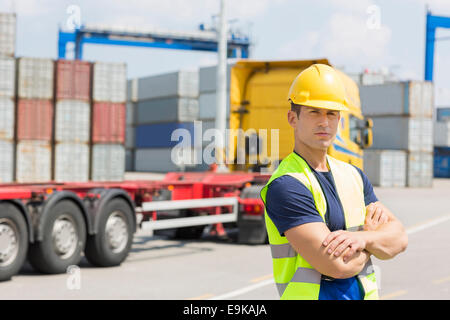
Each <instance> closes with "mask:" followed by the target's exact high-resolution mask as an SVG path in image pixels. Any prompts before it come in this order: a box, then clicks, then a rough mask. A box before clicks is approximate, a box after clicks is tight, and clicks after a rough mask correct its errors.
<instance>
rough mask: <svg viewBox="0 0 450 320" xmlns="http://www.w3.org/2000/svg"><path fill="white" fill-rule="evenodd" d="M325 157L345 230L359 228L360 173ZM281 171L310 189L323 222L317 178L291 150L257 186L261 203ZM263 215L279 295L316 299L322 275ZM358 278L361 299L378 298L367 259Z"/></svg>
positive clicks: (361, 219) (361, 221)
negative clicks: (268, 177) (341, 210)
mask: <svg viewBox="0 0 450 320" xmlns="http://www.w3.org/2000/svg"><path fill="white" fill-rule="evenodd" d="M327 161H328V166H329V168H330V170H331V172H332V175H333V178H334V181H335V184H336V189H337V193H338V196H339V199H340V201H341V204H342V207H343V209H344V216H345V226H346V229H347V230H348V231H358V230H362V227H363V225H364V220H365V214H366V206H365V203H364V186H363V181H362V178H361V175H360V174H359V172H358V171H357V170H356V169H355V168H354V167H353V166H352V165H350V164H348V163H345V162H343V161H340V160H337V159H334V158H332V157H330V156H328V155H327ZM283 175H290V176H292V177H294V178H296V179H297V180H299V181H300V182H301V183H303V184H304V185H305V186H306V187H307V188H308V189H309V190H310V191H311V193H312V195H313V198H314V203H315V206H316V208H317V211H318V212H319V214H320V215H321V217H322V219H323V221H324V222H325V213H326V210H327V202H326V199H325V196H324V194H323V191H322V188H321V187H320V184H319V181H318V180H317V178H316V176H315V175H314V173H313V172H312V170H311V168H310V167H309V166H308V164H307V163H306V162H305V160H303V159H302V158H301V157H300V156H298V155H297V154H295V153H294V152H293V153H291V154H289V155H288V156H287V157H286V158H285V159H283V161H282V162H281V163H280V165H279V166H278V168H277V170H275V172H274V173H273V174H272V176H271V177H270V179H269V181H268V182H267V184H266V185H265V186H264V188H263V189H262V190H261V198H262V200H263V202H264V204H266V195H267V188H268V186H269V185H270V183H271V182H272V181H273V180H275V179H276V178H278V177H280V176H283ZM264 216H265V221H266V228H267V233H268V236H269V243H270V248H271V252H272V261H273V275H274V279H275V283H276V286H277V289H278V293H279V294H280V297H281V299H282V300H285V299H302V300H317V299H318V298H319V291H320V281H321V278H322V275H321V274H320V273H319V272H318V271H317V270H315V269H314V268H313V267H312V266H311V265H310V264H309V263H308V262H307V261H306V260H305V259H304V258H303V257H302V256H301V255H300V254H298V253H297V252H296V251H295V249H294V248H292V247H291V245H290V244H289V242H288V240H287V239H286V237H284V236H281V235H280V233H279V232H278V230H277V228H276V227H275V225H274V223H273V222H272V220H271V219H270V217H269V216H268V215H267V211H266V210H265V212H264ZM358 281H359V282H360V284H361V287H362V288H363V290H364V299H365V300H367V299H378V288H377V283H376V279H375V272H374V269H373V266H372V262H371V260H370V259H369V261H368V262H367V263H366V265H365V267H364V268H363V270H362V271H361V272H360V273H359V274H358Z"/></svg>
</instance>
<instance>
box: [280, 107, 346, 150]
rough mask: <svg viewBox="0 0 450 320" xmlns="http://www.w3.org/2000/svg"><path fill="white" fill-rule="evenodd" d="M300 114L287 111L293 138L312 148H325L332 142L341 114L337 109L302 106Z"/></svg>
mask: <svg viewBox="0 0 450 320" xmlns="http://www.w3.org/2000/svg"><path fill="white" fill-rule="evenodd" d="M300 109H301V110H300V116H299V117H297V113H296V112H294V111H291V110H290V111H289V113H288V121H289V124H290V125H291V127H293V128H294V133H295V139H296V141H297V140H299V141H301V142H302V143H304V144H306V145H308V146H309V147H311V148H314V149H321V150H326V149H328V147H329V146H330V145H331V144H332V143H333V141H334V138H335V137H336V133H337V130H338V125H339V120H340V119H341V115H340V113H339V111H335V110H329V109H322V108H312V107H306V106H302V107H301V108H300Z"/></svg>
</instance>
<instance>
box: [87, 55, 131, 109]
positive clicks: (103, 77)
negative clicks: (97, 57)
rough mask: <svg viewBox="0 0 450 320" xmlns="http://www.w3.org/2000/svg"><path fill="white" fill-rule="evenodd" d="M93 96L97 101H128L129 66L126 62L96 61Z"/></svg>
mask: <svg viewBox="0 0 450 320" xmlns="http://www.w3.org/2000/svg"><path fill="white" fill-rule="evenodd" d="M92 98H93V100H94V101H97V102H117V103H123V102H126V100H127V66H126V64H125V63H113V62H95V63H94V80H93V91H92Z"/></svg>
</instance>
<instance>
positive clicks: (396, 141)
mask: <svg viewBox="0 0 450 320" xmlns="http://www.w3.org/2000/svg"><path fill="white" fill-rule="evenodd" d="M372 120H373V129H372V131H373V144H372V146H371V148H372V149H396V150H408V151H426V152H431V151H433V120H432V119H431V118H410V117H399V116H390V117H372Z"/></svg>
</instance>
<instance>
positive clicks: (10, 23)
mask: <svg viewBox="0 0 450 320" xmlns="http://www.w3.org/2000/svg"><path fill="white" fill-rule="evenodd" d="M15 49H16V14H15V13H3V12H0V55H1V56H8V57H14V52H15Z"/></svg>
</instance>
